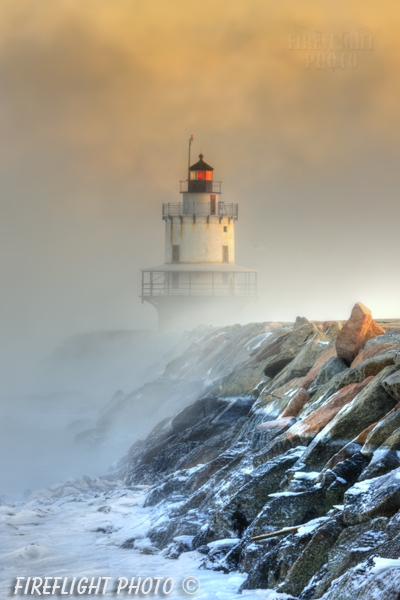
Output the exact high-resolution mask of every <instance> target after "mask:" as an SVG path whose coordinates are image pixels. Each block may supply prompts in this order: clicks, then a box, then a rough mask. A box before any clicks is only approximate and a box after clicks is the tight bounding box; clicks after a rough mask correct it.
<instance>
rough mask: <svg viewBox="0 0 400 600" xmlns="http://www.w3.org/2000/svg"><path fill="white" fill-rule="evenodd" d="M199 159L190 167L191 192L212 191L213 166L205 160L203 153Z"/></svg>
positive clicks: (189, 187)
mask: <svg viewBox="0 0 400 600" xmlns="http://www.w3.org/2000/svg"><path fill="white" fill-rule="evenodd" d="M199 159H200V160H199V161H198V162H197V163H195V164H194V165H192V166H191V167H189V182H188V191H189V192H199V193H204V192H212V191H213V185H212V180H213V171H214V169H213V167H210V165H208V164H207V163H205V162H204V160H203V155H202V154H199Z"/></svg>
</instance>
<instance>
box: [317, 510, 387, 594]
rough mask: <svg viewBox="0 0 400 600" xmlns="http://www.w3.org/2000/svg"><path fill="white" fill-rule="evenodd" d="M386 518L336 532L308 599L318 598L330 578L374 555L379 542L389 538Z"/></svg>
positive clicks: (340, 574)
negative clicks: (322, 570)
mask: <svg viewBox="0 0 400 600" xmlns="http://www.w3.org/2000/svg"><path fill="white" fill-rule="evenodd" d="M387 524H388V519H386V518H384V517H379V518H377V519H374V520H373V521H371V522H370V523H362V524H360V525H354V526H352V527H346V528H343V527H342V529H341V531H339V533H340V535H338V537H337V540H334V541H333V543H332V544H331V547H330V548H329V549H328V552H327V555H326V568H325V569H324V572H323V573H321V575H320V578H319V581H318V583H317V584H316V585H315V587H314V592H313V595H312V596H311V595H309V598H320V597H321V596H322V595H323V594H324V593H325V592H326V591H327V590H328V589H329V586H330V585H331V583H332V581H333V580H334V579H337V578H338V577H341V576H342V575H343V574H344V573H346V572H347V571H348V570H349V569H351V568H352V567H355V566H356V565H358V564H359V563H361V562H363V561H364V560H365V559H366V558H368V557H369V556H371V555H373V554H375V553H376V552H377V550H378V548H379V546H380V545H382V544H383V543H384V542H386V541H387V540H388V539H389V536H388V534H387V532H386V527H387Z"/></svg>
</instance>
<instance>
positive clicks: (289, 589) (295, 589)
mask: <svg viewBox="0 0 400 600" xmlns="http://www.w3.org/2000/svg"><path fill="white" fill-rule="evenodd" d="M343 529H344V524H343V522H342V519H341V516H340V515H339V516H336V517H333V518H331V519H329V520H328V521H326V522H325V523H322V524H321V525H320V526H319V527H317V528H316V529H315V531H314V532H312V533H313V535H312V538H311V540H310V541H309V542H308V544H307V546H306V547H305V548H304V550H303V551H302V553H301V554H300V556H299V557H298V559H297V560H296V562H295V563H294V564H293V565H292V567H291V569H290V570H289V572H288V574H287V575H286V578H285V580H284V581H283V583H282V584H281V585H279V586H278V588H277V591H278V592H283V593H286V594H292V595H294V596H298V595H300V593H301V592H302V591H303V589H304V588H305V587H306V585H307V584H308V582H309V581H310V580H311V579H312V577H313V576H314V575H315V573H316V572H317V571H319V570H320V569H321V568H322V567H323V565H324V564H325V563H326V562H327V560H328V556H329V552H330V550H331V548H332V546H333V545H334V543H335V542H336V540H337V538H338V536H339V535H340V534H341V532H342V531H343Z"/></svg>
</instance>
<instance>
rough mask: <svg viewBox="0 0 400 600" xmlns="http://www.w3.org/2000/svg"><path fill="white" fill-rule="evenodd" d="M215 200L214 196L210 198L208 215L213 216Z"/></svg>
mask: <svg viewBox="0 0 400 600" xmlns="http://www.w3.org/2000/svg"><path fill="white" fill-rule="evenodd" d="M216 203H217V199H216V197H215V196H210V215H215V210H216Z"/></svg>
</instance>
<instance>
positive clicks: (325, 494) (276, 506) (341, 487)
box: [248, 477, 347, 538]
mask: <svg viewBox="0 0 400 600" xmlns="http://www.w3.org/2000/svg"><path fill="white" fill-rule="evenodd" d="M346 487H347V486H346V484H345V483H342V482H340V481H338V479H337V478H336V477H335V478H334V481H332V483H330V485H329V487H328V489H323V488H322V487H314V488H312V489H311V490H308V491H305V492H299V493H294V492H282V493H280V494H277V495H275V497H273V498H272V499H271V502H269V503H268V504H267V505H266V506H265V507H264V508H263V509H262V510H261V512H260V513H259V514H258V516H257V517H256V518H255V519H254V521H253V523H252V524H251V526H250V528H249V530H248V535H249V536H250V537H252V538H254V537H256V536H258V535H262V534H265V533H271V532H273V531H278V530H280V529H282V528H284V527H292V526H295V525H302V524H304V523H307V522H308V521H311V520H312V519H317V518H318V517H322V516H324V515H325V514H326V513H327V512H328V511H329V510H330V509H331V508H332V507H333V506H334V505H335V504H339V503H340V502H341V501H342V499H343V494H344V491H345V490H346Z"/></svg>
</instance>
